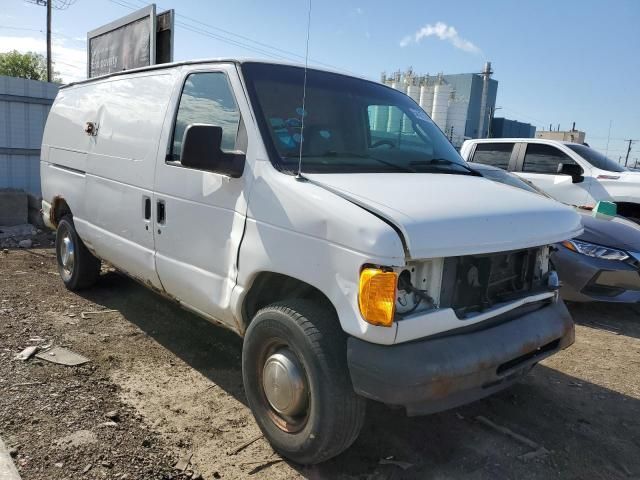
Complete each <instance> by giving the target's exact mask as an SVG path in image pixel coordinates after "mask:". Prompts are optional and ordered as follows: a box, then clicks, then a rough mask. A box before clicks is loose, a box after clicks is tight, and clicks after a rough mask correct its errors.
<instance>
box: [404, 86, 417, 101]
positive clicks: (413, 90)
mask: <svg viewBox="0 0 640 480" xmlns="http://www.w3.org/2000/svg"><path fill="white" fill-rule="evenodd" d="M407 95H408V96H410V97H411V98H413V99H414V100H415V102H416V103H420V87H419V86H418V85H409V86H408V87H407Z"/></svg>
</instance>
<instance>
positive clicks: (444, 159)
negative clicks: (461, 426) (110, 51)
mask: <svg viewBox="0 0 640 480" xmlns="http://www.w3.org/2000/svg"><path fill="white" fill-rule="evenodd" d="M305 78H306V89H305V90H306V94H305V95H304V97H305V100H303V84H304V82H305ZM303 105H304V107H303ZM303 122H304V124H303ZM300 166H301V168H300ZM41 176H42V190H43V198H44V200H43V204H42V205H43V215H44V218H45V221H46V222H47V224H48V225H49V226H50V227H51V228H56V229H57V240H56V252H57V259H58V264H59V271H60V275H61V277H62V280H63V282H64V283H65V285H66V286H67V287H68V288H69V289H71V290H75V289H80V288H86V287H89V286H91V285H92V284H94V283H95V282H96V281H97V280H98V277H99V271H100V264H101V261H102V260H104V261H106V262H109V263H110V264H111V265H113V266H115V267H116V268H117V269H118V270H120V271H122V272H124V273H126V274H127V275H129V276H131V277H133V278H134V279H137V280H138V281H140V282H141V283H143V284H144V285H146V286H148V287H149V288H151V289H153V290H155V291H156V292H158V293H160V294H162V295H164V296H166V297H168V298H170V299H172V300H174V301H176V302H178V303H179V304H180V305H181V306H183V307H184V308H186V309H188V310H191V311H193V312H195V313H197V314H198V315H201V316H203V317H205V318H207V319H209V320H211V321H212V322H216V323H218V324H220V325H223V326H225V327H227V328H230V329H232V330H234V331H236V332H237V333H238V334H239V335H241V336H243V337H244V344H243V352H242V370H243V381H244V386H245V391H246V395H247V400H248V402H249V405H250V407H251V409H252V411H253V413H254V415H255V418H256V421H257V423H258V425H259V426H260V428H261V429H262V431H263V432H264V434H265V437H266V438H267V439H268V440H269V441H270V442H271V444H272V445H273V447H274V448H275V449H276V450H277V451H278V452H280V453H281V454H282V455H284V456H286V457H288V458H290V459H292V460H293V461H295V462H298V463H303V464H308V463H317V462H320V461H323V460H326V459H327V458H330V457H332V456H334V455H337V454H338V453H340V452H341V451H343V450H345V449H346V448H347V447H348V446H349V445H350V444H351V443H352V442H353V441H354V440H355V439H356V437H357V436H358V433H359V430H360V428H361V426H362V422H363V418H364V413H365V398H368V399H373V400H377V401H380V402H384V403H386V404H389V405H396V406H402V407H404V408H405V409H406V411H407V413H408V414H409V415H417V414H426V413H431V412H436V411H439V410H444V409H447V408H451V407H455V406H457V405H461V404H464V403H467V402H470V401H473V400H475V399H478V398H481V397H484V396H486V395H489V394H491V393H493V392H496V391H498V390H500V389H502V388H504V387H506V386H508V385H510V384H511V383H513V381H515V380H516V379H518V378H520V377H522V375H523V374H525V373H526V372H528V371H529V370H530V369H531V368H532V366H533V365H535V364H536V363H537V362H538V361H540V360H541V359H542V358H545V357H547V356H549V355H552V354H553V353H555V352H557V351H559V350H561V349H563V348H566V347H567V346H569V345H570V344H571V343H573V341H574V329H573V322H572V319H571V317H570V315H569V313H568V312H567V310H566V308H565V306H564V304H563V303H562V301H561V300H559V298H558V286H559V284H558V279H557V275H556V274H555V272H553V271H551V270H550V268H549V247H548V246H549V245H551V244H553V243H555V242H560V241H562V240H566V239H568V238H571V237H573V236H576V235H578V234H580V233H581V231H582V227H581V224H580V218H579V216H578V215H577V214H576V213H575V212H574V211H573V210H572V209H570V208H568V207H565V206H563V205H561V204H559V203H557V202H554V201H552V200H548V199H546V198H544V197H542V196H539V195H534V194H530V193H528V192H525V191H522V190H519V189H514V188H511V187H508V186H504V185H498V184H496V183H495V182H492V181H490V180H486V179H484V178H482V177H481V176H479V175H478V174H477V173H475V172H474V171H472V170H471V169H470V168H469V167H468V166H467V165H466V164H465V163H464V161H463V160H462V159H461V158H460V156H459V155H458V154H457V152H456V151H455V150H454V149H453V147H452V146H451V145H450V143H449V142H448V141H447V139H446V138H445V137H444V135H443V134H442V133H441V132H440V130H439V129H438V128H437V127H436V126H435V124H434V123H433V122H432V121H431V120H430V119H429V117H428V116H427V115H426V114H425V113H424V111H422V110H421V109H420V107H419V106H418V105H417V104H416V103H415V102H414V101H413V100H411V99H410V98H409V97H407V96H406V95H404V94H402V93H400V92H397V91H396V90H393V89H391V88H388V87H386V86H383V85H380V84H377V83H375V82H371V81H367V80H363V79H359V78H353V77H349V76H345V75H340V74H337V73H331V72H326V71H321V70H313V69H310V70H308V72H306V74H305V69H304V68H302V67H298V66H292V65H283V64H273V63H262V62H257V61H238V60H217V61H213V60H212V61H197V62H196V61H194V62H184V63H174V64H168V65H161V66H156V67H150V68H143V69H138V70H132V71H129V72H120V73H116V74H112V75H108V76H104V77H100V78H95V79H90V80H87V81H83V82H78V83H75V84H71V85H68V86H65V87H63V88H61V90H60V93H59V94H58V96H57V98H56V100H55V102H54V104H53V106H52V109H51V113H50V114H49V118H48V120H47V124H46V129H45V133H44V140H43V145H42V162H41Z"/></svg>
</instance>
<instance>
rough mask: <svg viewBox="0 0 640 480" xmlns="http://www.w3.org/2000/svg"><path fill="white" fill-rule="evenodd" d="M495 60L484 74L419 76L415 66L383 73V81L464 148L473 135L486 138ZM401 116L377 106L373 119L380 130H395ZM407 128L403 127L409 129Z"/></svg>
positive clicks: (494, 85)
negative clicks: (421, 110)
mask: <svg viewBox="0 0 640 480" xmlns="http://www.w3.org/2000/svg"><path fill="white" fill-rule="evenodd" d="M492 73H493V71H492V70H491V62H487V63H486V64H485V66H484V69H483V70H482V72H480V73H460V74H452V75H445V74H442V73H440V74H438V75H435V76H434V75H429V74H427V75H416V74H415V73H414V72H413V70H412V69H408V70H407V71H405V72H400V71H398V72H395V73H393V74H391V75H389V76H387V75H386V74H385V73H383V74H382V77H381V81H382V83H384V84H386V85H389V86H391V87H392V88H395V89H397V90H400V91H401V92H403V93H406V94H407V95H408V96H410V97H411V98H413V99H414V100H415V101H416V102H417V103H418V104H420V106H421V107H422V108H423V109H424V110H425V111H426V112H427V113H428V114H429V115H430V116H431V118H432V119H433V121H434V122H435V123H436V125H438V126H439V127H440V129H441V130H442V131H443V132H444V133H445V134H446V135H447V137H449V139H450V140H451V142H452V143H453V144H454V145H455V146H456V147H460V145H462V143H463V142H464V141H465V140H466V139H469V138H486V137H487V136H488V133H489V126H490V119H491V118H492V117H493V113H494V112H495V106H496V96H497V93H498V81H497V80H494V79H493V78H491V75H492ZM398 115H401V113H400V112H399V111H398V112H391V111H389V109H388V108H384V107H377V109H376V110H375V112H374V116H373V119H372V127H373V128H374V129H376V130H383V129H386V130H387V131H390V130H393V129H394V128H397V127H394V125H396V123H395V122H396V121H397V119H396V118H395V116H398ZM406 128H407V127H403V129H406Z"/></svg>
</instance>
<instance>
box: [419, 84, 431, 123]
mask: <svg viewBox="0 0 640 480" xmlns="http://www.w3.org/2000/svg"><path fill="white" fill-rule="evenodd" d="M418 103H419V104H420V106H421V107H422V109H423V110H424V111H425V112H427V114H429V115H431V111H432V110H433V85H429V84H428V83H424V84H422V85H421V86H420V101H419V102H418Z"/></svg>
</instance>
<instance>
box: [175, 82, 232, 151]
mask: <svg viewBox="0 0 640 480" xmlns="http://www.w3.org/2000/svg"><path fill="white" fill-rule="evenodd" d="M192 123H206V124H209V125H216V126H218V127H222V150H235V149H236V142H237V139H238V127H239V124H240V111H239V110H238V106H237V104H236V102H235V99H234V97H233V91H232V90H231V86H230V85H229V81H228V80H227V76H226V75H225V74H224V73H222V72H199V73H192V74H191V75H189V76H188V77H187V79H186V81H185V83H184V87H183V89H182V95H181V96H180V103H179V105H178V114H177V116H176V123H175V127H174V131H173V140H172V143H171V153H170V155H169V158H168V160H169V161H171V162H172V163H177V162H179V161H180V153H181V152H182V137H183V135H184V131H185V129H186V128H187V126H188V125H190V124H192Z"/></svg>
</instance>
